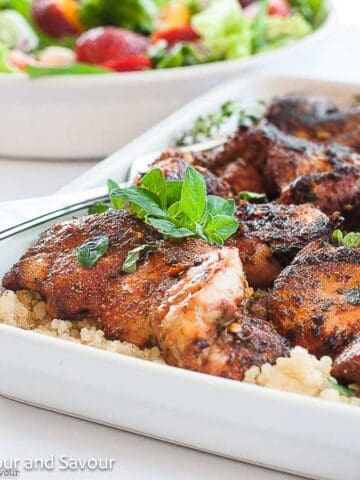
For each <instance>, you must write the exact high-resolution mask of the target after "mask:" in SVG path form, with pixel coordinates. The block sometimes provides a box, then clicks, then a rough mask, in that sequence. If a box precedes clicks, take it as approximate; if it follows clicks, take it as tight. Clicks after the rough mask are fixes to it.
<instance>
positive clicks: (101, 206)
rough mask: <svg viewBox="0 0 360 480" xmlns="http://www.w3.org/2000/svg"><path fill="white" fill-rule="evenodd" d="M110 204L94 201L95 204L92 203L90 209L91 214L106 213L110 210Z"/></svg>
mask: <svg viewBox="0 0 360 480" xmlns="http://www.w3.org/2000/svg"><path fill="white" fill-rule="evenodd" d="M109 208H110V207H109V205H107V204H106V203H103V202H97V203H94V205H91V207H89V210H88V214H89V215H93V214H94V213H104V212H107V211H108V210H109Z"/></svg>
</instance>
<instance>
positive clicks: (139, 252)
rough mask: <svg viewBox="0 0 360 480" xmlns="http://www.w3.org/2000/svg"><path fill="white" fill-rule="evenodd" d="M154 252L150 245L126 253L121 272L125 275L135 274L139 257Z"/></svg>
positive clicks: (154, 248)
mask: <svg viewBox="0 0 360 480" xmlns="http://www.w3.org/2000/svg"><path fill="white" fill-rule="evenodd" d="M154 250H156V247H152V246H151V245H140V247H136V248H133V249H132V250H130V251H129V252H128V254H127V256H126V259H125V262H124V263H123V266H122V268H121V270H122V271H123V272H125V273H135V272H136V268H137V262H138V261H139V259H140V257H141V256H143V255H145V254H146V253H148V252H153V251H154Z"/></svg>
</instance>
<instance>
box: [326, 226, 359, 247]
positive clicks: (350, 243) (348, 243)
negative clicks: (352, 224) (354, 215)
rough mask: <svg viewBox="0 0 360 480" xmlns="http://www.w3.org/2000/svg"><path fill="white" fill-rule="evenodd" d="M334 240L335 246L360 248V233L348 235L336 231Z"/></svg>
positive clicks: (333, 236) (333, 235)
mask: <svg viewBox="0 0 360 480" xmlns="http://www.w3.org/2000/svg"><path fill="white" fill-rule="evenodd" d="M332 240H333V242H334V244H335V245H339V246H341V245H342V246H344V247H350V248H356V247H360V233H358V232H349V233H347V234H346V235H344V233H343V232H342V231H341V230H339V229H338V230H334V231H333V234H332Z"/></svg>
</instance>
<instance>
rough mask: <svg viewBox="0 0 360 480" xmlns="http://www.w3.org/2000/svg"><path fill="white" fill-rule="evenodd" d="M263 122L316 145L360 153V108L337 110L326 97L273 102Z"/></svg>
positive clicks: (291, 98)
mask: <svg viewBox="0 0 360 480" xmlns="http://www.w3.org/2000/svg"><path fill="white" fill-rule="evenodd" d="M266 118H267V119H268V120H269V122H271V123H273V124H274V125H276V126H277V127H278V128H279V129H280V130H282V131H284V132H286V133H289V134H291V135H295V136H297V137H301V138H304V139H306V140H311V141H315V142H321V143H322V142H326V143H339V144H342V145H346V146H348V147H352V148H354V149H356V150H358V151H360V106H358V105H352V106H346V107H343V108H340V107H338V106H337V105H336V104H335V103H334V102H333V101H332V100H330V99H329V98H328V97H322V96H312V95H296V94H295V95H287V96H284V97H280V98H275V99H274V100H273V101H272V102H271V103H270V105H269V107H268V110H267V113H266Z"/></svg>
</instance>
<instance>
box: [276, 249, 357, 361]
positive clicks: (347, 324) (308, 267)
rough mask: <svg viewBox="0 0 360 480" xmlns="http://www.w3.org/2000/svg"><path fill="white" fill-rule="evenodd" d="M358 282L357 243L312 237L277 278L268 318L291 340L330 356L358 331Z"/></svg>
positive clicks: (311, 350) (349, 340) (337, 351)
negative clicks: (334, 242)
mask: <svg viewBox="0 0 360 480" xmlns="http://www.w3.org/2000/svg"><path fill="white" fill-rule="evenodd" d="M359 284H360V249H354V248H348V247H333V246H331V245H329V244H326V243H319V242H314V243H312V244H310V245H309V246H308V247H306V248H305V249H304V250H303V251H302V252H300V253H299V254H298V255H297V257H295V260H294V261H293V263H292V264H291V265H290V266H289V267H287V268H286V269H285V270H283V272H282V273H281V274H280V276H279V277H278V278H277V279H276V281H275V283H274V289H273V291H272V292H271V294H270V296H269V299H268V310H269V319H270V321H271V322H273V323H274V325H276V326H277V328H278V330H279V331H280V333H282V334H283V335H285V336H286V337H287V338H289V339H290V341H291V342H292V343H293V345H301V346H303V347H305V348H307V349H308V350H309V351H310V352H311V353H314V354H316V355H324V354H325V355H330V356H332V357H334V356H335V355H336V354H338V353H339V352H341V350H342V349H343V348H344V347H345V346H346V345H348V344H349V342H351V341H352V340H353V339H354V338H356V337H357V336H358V335H359V333H360V304H356V303H354V302H352V301H351V294H352V291H353V289H356V288H358V286H359Z"/></svg>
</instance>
